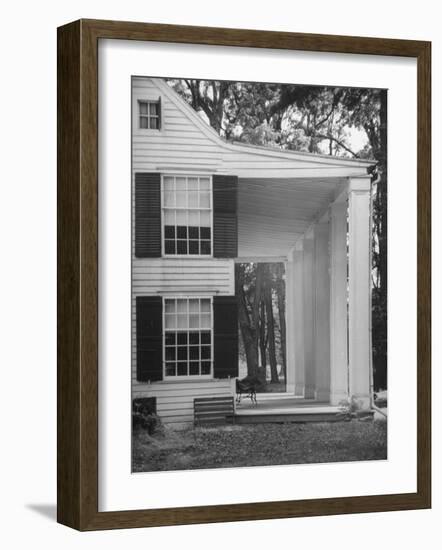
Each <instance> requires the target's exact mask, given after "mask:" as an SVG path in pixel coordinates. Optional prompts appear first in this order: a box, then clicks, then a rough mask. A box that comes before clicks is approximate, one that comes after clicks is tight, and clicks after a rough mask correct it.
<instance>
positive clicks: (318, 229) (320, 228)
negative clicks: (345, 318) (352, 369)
mask: <svg viewBox="0 0 442 550" xmlns="http://www.w3.org/2000/svg"><path fill="white" fill-rule="evenodd" d="M329 230H330V224H329V220H328V217H326V219H322V220H321V221H319V222H318V223H317V224H316V225H315V228H314V231H315V276H314V354H315V375H316V399H317V400H319V401H327V402H328V401H329V399H330V278H329V277H330V275H329V234H330V231H329Z"/></svg>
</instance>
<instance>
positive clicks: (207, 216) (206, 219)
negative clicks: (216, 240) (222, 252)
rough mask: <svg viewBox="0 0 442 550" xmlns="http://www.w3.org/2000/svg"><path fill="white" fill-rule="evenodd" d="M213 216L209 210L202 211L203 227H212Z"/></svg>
mask: <svg viewBox="0 0 442 550" xmlns="http://www.w3.org/2000/svg"><path fill="white" fill-rule="evenodd" d="M210 218H211V214H210V211H209V210H201V222H200V224H199V225H200V226H201V227H210Z"/></svg>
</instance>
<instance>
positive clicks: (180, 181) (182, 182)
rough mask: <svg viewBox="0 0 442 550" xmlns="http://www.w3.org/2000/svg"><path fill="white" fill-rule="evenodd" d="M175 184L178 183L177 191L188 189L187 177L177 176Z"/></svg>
mask: <svg viewBox="0 0 442 550" xmlns="http://www.w3.org/2000/svg"><path fill="white" fill-rule="evenodd" d="M175 185H176V189H177V191H184V192H185V191H186V189H187V183H186V178H183V177H177V178H175Z"/></svg>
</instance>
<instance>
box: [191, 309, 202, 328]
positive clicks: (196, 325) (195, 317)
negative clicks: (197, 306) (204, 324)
mask: <svg viewBox="0 0 442 550" xmlns="http://www.w3.org/2000/svg"><path fill="white" fill-rule="evenodd" d="M199 322H200V319H199V314H198V315H197V314H195V313H192V314H191V315H189V328H199Z"/></svg>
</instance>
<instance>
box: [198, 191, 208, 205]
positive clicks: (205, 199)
mask: <svg viewBox="0 0 442 550" xmlns="http://www.w3.org/2000/svg"><path fill="white" fill-rule="evenodd" d="M200 207H201V208H210V193H208V192H206V191H203V192H202V193H200Z"/></svg>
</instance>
